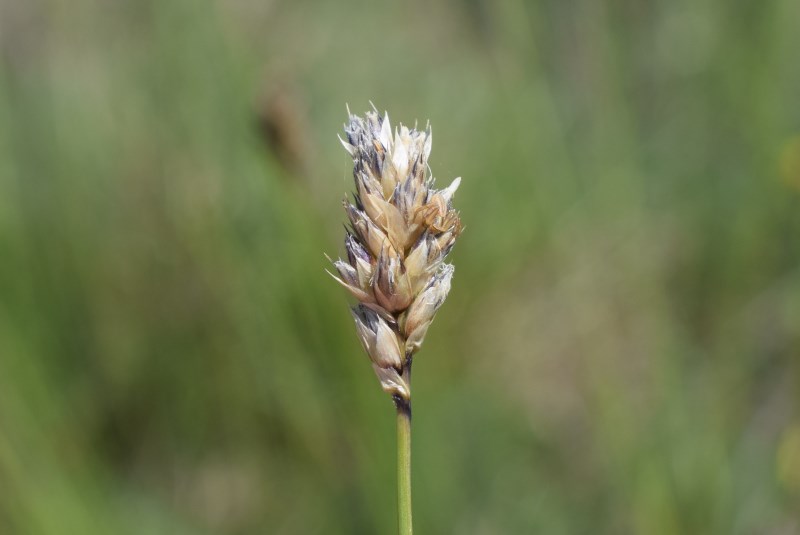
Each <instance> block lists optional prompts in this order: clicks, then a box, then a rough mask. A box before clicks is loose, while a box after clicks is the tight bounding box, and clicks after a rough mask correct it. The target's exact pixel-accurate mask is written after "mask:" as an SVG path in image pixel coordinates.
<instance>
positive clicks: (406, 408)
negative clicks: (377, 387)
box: [392, 394, 411, 420]
mask: <svg viewBox="0 0 800 535" xmlns="http://www.w3.org/2000/svg"><path fill="white" fill-rule="evenodd" d="M392 399H393V400H394V406H395V407H397V412H399V413H402V414H405V415H406V416H408V419H409V420H410V419H411V401H410V400H408V399H406V398H404V397H402V396H398V395H397V394H394V395H393V396H392Z"/></svg>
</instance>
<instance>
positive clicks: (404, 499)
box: [396, 402, 412, 535]
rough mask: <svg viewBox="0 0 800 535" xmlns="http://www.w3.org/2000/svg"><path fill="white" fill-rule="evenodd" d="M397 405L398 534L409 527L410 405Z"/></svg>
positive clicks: (409, 532)
mask: <svg viewBox="0 0 800 535" xmlns="http://www.w3.org/2000/svg"><path fill="white" fill-rule="evenodd" d="M396 405H397V523H398V528H399V533H400V535H412V529H411V405H410V403H409V402H404V403H396Z"/></svg>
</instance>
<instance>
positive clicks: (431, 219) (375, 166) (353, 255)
mask: <svg viewBox="0 0 800 535" xmlns="http://www.w3.org/2000/svg"><path fill="white" fill-rule="evenodd" d="M345 134H346V140H341V141H342V145H343V146H344V148H345V149H346V150H347V152H348V153H349V154H350V155H351V156H352V157H353V178H354V180H355V187H356V192H355V193H354V195H353V200H352V201H348V200H345V201H344V207H345V211H346V212H347V217H348V219H349V220H350V226H349V228H348V232H347V235H346V236H345V250H346V251H347V260H346V261H345V260H341V259H339V260H337V261H335V262H333V265H334V267H335V268H336V271H337V272H338V276H336V275H333V274H332V276H333V277H334V278H335V279H336V280H337V281H338V282H339V283H340V284H341V285H342V286H344V287H345V288H346V289H347V290H348V291H349V292H350V293H351V294H352V295H353V296H354V297H355V298H356V299H357V300H358V301H359V303H358V304H357V305H356V306H354V307H353V309H352V313H353V318H354V319H355V322H356V329H357V331H358V335H359V338H360V340H361V343H362V345H363V346H364V350H365V351H366V352H367V354H368V355H369V358H370V360H371V361H372V364H373V368H374V369H375V372H376V374H377V375H378V378H379V379H380V382H381V386H382V387H383V389H384V390H385V391H386V392H388V393H390V394H391V395H393V396H397V397H400V398H402V399H404V400H409V399H410V396H411V391H410V387H409V380H410V371H411V370H410V368H411V360H412V357H413V355H414V353H416V352H417V351H418V350H419V348H420V347H421V346H422V342H423V340H424V338H425V333H426V332H427V330H428V327H429V326H430V324H431V322H432V321H433V317H434V316H435V315H436V311H437V310H439V307H441V305H442V303H443V302H444V300H445V298H446V297H447V293H448V292H449V291H450V281H451V278H452V276H453V266H452V265H450V264H446V263H444V259H445V257H446V256H447V254H448V253H449V252H450V250H451V249H452V248H453V244H454V243H455V240H456V238H457V237H458V235H459V234H460V232H461V221H460V219H459V217H458V212H456V211H455V210H454V209H453V205H452V199H453V195H454V194H455V192H456V190H457V189H458V186H459V184H460V182H461V179H460V178H456V179H455V180H453V182H452V183H451V184H450V185H449V186H448V187H447V188H445V189H443V190H438V191H437V190H434V189H433V185H434V179H433V177H432V176H431V175H430V169H429V167H428V156H429V155H430V152H431V139H432V138H431V130H430V126H428V127H427V128H426V129H425V130H424V131H421V130H417V129H416V128H414V129H409V128H406V127H405V126H403V125H400V126H399V127H398V128H397V129H395V131H394V133H392V129H391V126H390V124H389V116H388V115H387V114H384V116H383V117H381V116H380V115H379V114H378V113H377V111H370V112H367V113H366V114H365V115H364V117H358V116H356V115H352V114H350V121H349V123H348V124H346V125H345Z"/></svg>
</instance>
